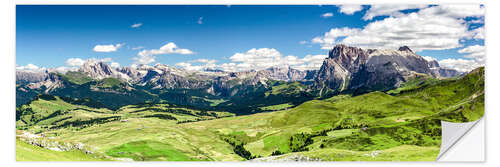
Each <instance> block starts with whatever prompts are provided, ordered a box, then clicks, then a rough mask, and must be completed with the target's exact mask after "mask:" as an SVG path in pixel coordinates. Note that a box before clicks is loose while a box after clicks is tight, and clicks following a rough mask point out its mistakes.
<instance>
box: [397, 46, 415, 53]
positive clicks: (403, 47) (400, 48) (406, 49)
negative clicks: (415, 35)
mask: <svg viewBox="0 0 500 167" xmlns="http://www.w3.org/2000/svg"><path fill="white" fill-rule="evenodd" d="M398 50H399V51H409V52H412V53H413V51H412V50H411V49H410V47H408V46H406V45H405V46H401V47H399V49H398Z"/></svg>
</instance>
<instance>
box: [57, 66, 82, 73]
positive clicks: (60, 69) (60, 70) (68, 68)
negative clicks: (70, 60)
mask: <svg viewBox="0 0 500 167" xmlns="http://www.w3.org/2000/svg"><path fill="white" fill-rule="evenodd" d="M53 70H54V71H56V72H59V73H66V72H68V71H77V70H78V67H65V66H61V67H57V68H54V69H53Z"/></svg>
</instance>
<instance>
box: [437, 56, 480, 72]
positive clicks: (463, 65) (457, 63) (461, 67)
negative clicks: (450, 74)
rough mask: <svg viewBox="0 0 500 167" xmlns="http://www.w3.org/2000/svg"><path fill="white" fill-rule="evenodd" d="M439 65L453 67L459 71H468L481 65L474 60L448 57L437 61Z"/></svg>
mask: <svg viewBox="0 0 500 167" xmlns="http://www.w3.org/2000/svg"><path fill="white" fill-rule="evenodd" d="M439 66H441V67H444V68H451V69H455V70H457V71H459V72H468V71H471V70H473V69H475V68H477V67H480V66H482V65H481V64H479V63H477V62H476V61H474V60H466V59H452V58H449V59H443V60H441V61H439Z"/></svg>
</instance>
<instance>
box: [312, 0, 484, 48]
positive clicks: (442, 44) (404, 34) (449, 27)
mask: <svg viewBox="0 0 500 167" xmlns="http://www.w3.org/2000/svg"><path fill="white" fill-rule="evenodd" d="M469 6H470V8H471V9H476V10H480V11H483V9H481V8H479V5H469ZM372 7H373V6H372ZM399 9H401V8H399ZM448 10H450V7H442V6H433V7H429V8H425V9H421V10H420V11H418V12H412V13H409V14H400V15H398V16H393V17H388V18H385V19H383V20H378V21H374V22H371V23H369V24H367V25H366V26H365V27H364V28H362V29H358V28H349V27H344V28H333V29H331V30H330V31H329V32H326V33H325V34H324V35H323V36H319V37H315V38H313V39H312V41H311V42H313V43H318V44H320V45H321V46H322V49H331V48H332V47H333V46H334V45H335V44H336V43H343V44H347V45H353V46H359V47H364V48H386V49H396V48H398V47H399V46H402V45H407V46H409V47H410V48H412V50H414V51H422V50H443V49H452V48H457V47H462V45H461V44H460V40H461V39H463V38H470V36H471V35H470V34H471V32H469V31H468V24H467V23H466V22H465V21H464V20H463V19H461V17H464V16H466V14H460V15H459V14H457V13H446V11H448ZM466 13H468V14H470V15H471V16H481V15H478V14H477V13H480V12H466Z"/></svg>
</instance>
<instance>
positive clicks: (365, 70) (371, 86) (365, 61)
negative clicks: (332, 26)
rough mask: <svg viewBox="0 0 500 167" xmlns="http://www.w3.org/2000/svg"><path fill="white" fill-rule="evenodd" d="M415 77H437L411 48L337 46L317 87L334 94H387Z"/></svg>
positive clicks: (321, 74)
mask: <svg viewBox="0 0 500 167" xmlns="http://www.w3.org/2000/svg"><path fill="white" fill-rule="evenodd" d="M415 74H425V75H430V76H435V74H434V73H433V72H432V70H431V69H430V68H429V63H428V62H427V61H426V60H425V59H424V58H422V57H421V56H419V55H417V54H415V53H413V51H411V50H410V49H409V48H408V47H406V46H405V47H401V48H399V49H398V50H378V49H361V48H357V47H349V46H346V45H337V46H335V47H334V48H333V49H332V50H331V51H330V53H329V55H328V58H327V59H326V60H325V61H324V62H323V65H322V67H321V69H320V70H319V71H318V73H317V74H316V77H315V78H314V80H315V87H316V88H319V89H324V88H328V89H331V90H334V91H335V92H341V91H347V90H352V91H356V90H366V91H374V90H388V89H393V88H396V87H399V85H400V84H401V83H403V82H405V81H406V80H407V79H408V77H411V76H413V75H415Z"/></svg>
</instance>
